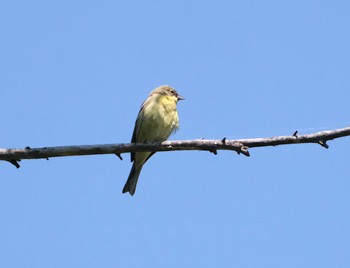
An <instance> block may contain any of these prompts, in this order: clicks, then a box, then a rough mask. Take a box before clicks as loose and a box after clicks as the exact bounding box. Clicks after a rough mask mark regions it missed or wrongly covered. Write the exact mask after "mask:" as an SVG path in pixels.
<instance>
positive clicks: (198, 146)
mask: <svg viewBox="0 0 350 268" xmlns="http://www.w3.org/2000/svg"><path fill="white" fill-rule="evenodd" d="M345 136H350V127H346V128H342V129H335V130H327V131H321V132H317V133H312V134H306V135H299V134H297V132H294V134H293V135H290V136H277V137H271V138H255V139H239V140H228V139H226V138H223V139H220V140H204V139H197V140H178V141H164V142H162V143H160V144H159V143H153V144H142V143H119V144H98V145H74V146H57V147H42V148H30V147H26V148H23V149H0V160H6V161H9V162H10V163H12V164H14V165H15V166H16V167H19V165H18V161H20V160H21V159H40V158H45V159H48V158H50V157H63V156H78V155H98V154H116V155H117V156H118V157H119V158H120V159H122V158H121V156H120V154H122V153H129V152H139V151H152V152H156V151H180V150H203V151H209V152H212V153H214V154H216V153H217V151H218V150H232V151H236V152H237V153H238V154H244V155H245V156H249V155H250V153H249V151H248V149H249V148H254V147H263V146H277V145H286V144H297V143H315V144H320V145H321V146H323V147H325V148H329V145H328V144H327V141H329V140H333V139H337V138H340V137H345Z"/></svg>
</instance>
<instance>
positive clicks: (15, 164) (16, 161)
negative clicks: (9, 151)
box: [6, 159, 21, 168]
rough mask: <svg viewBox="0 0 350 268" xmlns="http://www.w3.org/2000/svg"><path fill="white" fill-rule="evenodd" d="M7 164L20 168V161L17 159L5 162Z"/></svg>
mask: <svg viewBox="0 0 350 268" xmlns="http://www.w3.org/2000/svg"><path fill="white" fill-rule="evenodd" d="M6 161H7V162H10V163H11V164H12V165H14V166H15V167H16V168H20V167H21V166H20V165H19V164H18V162H19V161H21V159H17V160H6Z"/></svg>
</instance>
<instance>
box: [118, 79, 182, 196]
mask: <svg viewBox="0 0 350 268" xmlns="http://www.w3.org/2000/svg"><path fill="white" fill-rule="evenodd" d="M183 99H184V98H183V97H182V96H180V95H179V94H178V93H177V92H176V90H175V89H173V88H171V87H170V86H166V85H165V86H160V87H157V88H156V89H154V90H153V91H151V93H150V94H149V96H148V98H147V99H146V100H145V102H144V103H143V104H142V106H141V109H140V111H139V114H138V116H137V119H136V122H135V128H134V133H133V134H132V139H131V142H132V143H153V142H162V141H165V140H167V139H168V138H169V136H170V134H171V133H173V132H174V131H175V130H177V129H178V128H179V117H178V114H177V109H176V105H177V101H178V100H183ZM154 153H155V152H137V153H131V162H134V163H133V165H132V168H131V171H130V175H129V177H128V180H127V182H126V183H125V186H124V188H123V193H126V192H129V193H130V195H134V193H135V190H136V184H137V180H138V178H139V176H140V172H141V170H142V166H143V164H144V163H146V161H147V160H148V159H149V158H150V157H151V156H152V155H153V154H154Z"/></svg>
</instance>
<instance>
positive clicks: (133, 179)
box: [123, 163, 142, 195]
mask: <svg viewBox="0 0 350 268" xmlns="http://www.w3.org/2000/svg"><path fill="white" fill-rule="evenodd" d="M141 169H142V166H141V167H139V168H138V169H136V167H135V163H134V164H133V165H132V168H131V171H130V174H129V177H128V180H127V181H126V183H125V186H124V188H123V194H124V193H127V192H129V193H130V195H134V193H135V190H136V185H137V180H138V179H139V176H140V173H141Z"/></svg>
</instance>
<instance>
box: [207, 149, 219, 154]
mask: <svg viewBox="0 0 350 268" xmlns="http://www.w3.org/2000/svg"><path fill="white" fill-rule="evenodd" d="M209 152H211V153H213V154H215V155H217V154H218V152H217V150H215V149H212V150H210V151H209Z"/></svg>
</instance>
